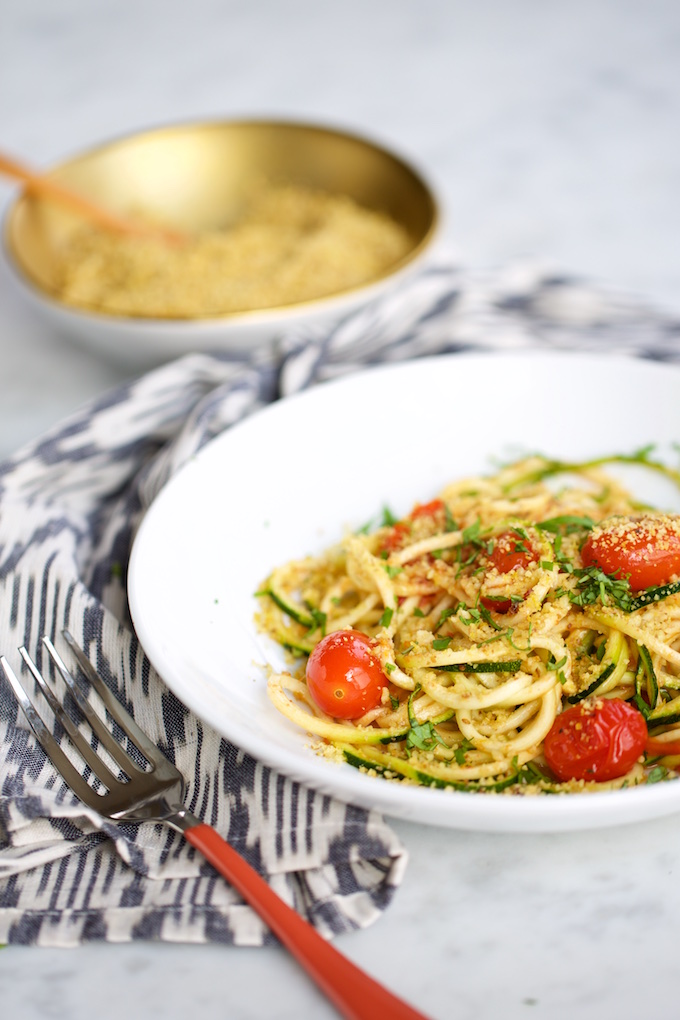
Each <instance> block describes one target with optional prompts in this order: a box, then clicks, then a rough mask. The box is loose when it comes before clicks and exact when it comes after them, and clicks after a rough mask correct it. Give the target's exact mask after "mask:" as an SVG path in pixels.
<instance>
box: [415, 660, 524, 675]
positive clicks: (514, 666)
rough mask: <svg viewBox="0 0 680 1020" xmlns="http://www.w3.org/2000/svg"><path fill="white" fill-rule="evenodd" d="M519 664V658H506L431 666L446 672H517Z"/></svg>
mask: <svg viewBox="0 0 680 1020" xmlns="http://www.w3.org/2000/svg"><path fill="white" fill-rule="evenodd" d="M521 666H522V660H521V659H507V660H506V661H505V662H455V663H453V664H452V665H449V666H433V667H432V668H433V669H436V670H443V671H444V672H446V673H517V672H518V671H519V669H520V668H521Z"/></svg>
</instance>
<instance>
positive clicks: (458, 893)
mask: <svg viewBox="0 0 680 1020" xmlns="http://www.w3.org/2000/svg"><path fill="white" fill-rule="evenodd" d="M0 19H1V21H2V32H1V33H0V148H2V149H5V150H7V151H9V152H12V153H14V154H15V155H17V156H22V157H24V158H26V159H30V160H31V161H32V162H33V163H35V164H36V165H38V166H47V165H49V164H50V163H51V162H53V161H56V160H59V159H61V158H63V157H66V156H68V155H69V154H70V153H72V152H74V151H77V150H78V149H80V148H83V147H87V146H89V145H90V144H92V143H93V142H96V141H100V140H104V139H105V138H107V137H110V136H114V135H117V134H121V133H124V132H127V131H130V130H134V129H136V128H142V127H146V126H149V125H154V124H160V123H169V122H171V121H173V120H178V119H179V120H186V119H191V118H203V117H213V116H216V117H222V116H225V117H229V116H248V115H252V116H260V115H262V116H270V115H271V116H285V117H294V118H300V119H307V120H323V121H330V122H331V123H334V124H337V125H340V126H347V127H351V128H354V129H356V130H358V131H361V132H365V133H368V134H371V135H373V136H374V137H376V138H377V139H378V140H381V141H382V142H384V143H386V144H387V145H389V146H390V147H392V148H394V149H396V150H397V151H400V152H402V153H404V154H405V155H407V156H408V157H409V158H411V159H413V160H415V161H416V162H417V163H419V164H420V166H421V167H424V168H425V170H426V172H427V173H428V175H429V177H430V179H431V180H432V182H433V183H434V185H435V187H436V188H437V190H438V191H439V193H440V195H441V196H442V198H443V200H444V203H445V206H446V209H447V214H448V215H447V226H446V235H447V240H448V241H449V242H450V243H451V244H452V245H454V246H455V247H456V249H457V251H458V252H459V253H460V257H461V259H462V260H463V261H464V262H467V263H468V264H469V265H471V266H475V267H486V266H495V265H498V264H502V263H505V262H507V261H508V260H513V259H518V258H527V257H528V258H536V259H540V260H541V261H543V262H547V263H548V264H551V265H555V266H556V267H559V268H563V269H566V270H570V271H576V272H581V273H583V274H585V275H587V276H589V277H591V278H594V279H599V280H602V281H605V282H607V283H610V284H613V285H615V286H617V287H622V288H624V289H626V290H629V291H632V292H634V293H637V294H639V295H640V296H642V297H643V298H644V299H646V300H649V301H650V302H652V303H654V304H656V305H657V306H659V307H662V308H666V309H669V310H671V311H673V312H675V313H678V312H680V258H679V257H678V256H679V255H680V251H679V240H678V239H679V238H680V186H679V185H680V135H679V133H678V130H677V125H678V122H679V114H680V59H679V58H680V7H679V6H678V5H677V3H676V2H675V0H667V2H663V0H647V2H646V3H645V4H641V3H635V2H633V0H571V2H569V3H567V2H562V0H555V2H553V3H549V4H545V3H544V4H541V3H538V2H537V0H511V2H507V0H482V2H479V3H476V4H472V3H469V2H467V3H466V2H464V0H448V2H446V0H343V2H336V0H328V2H321V3H319V2H318V0H316V2H315V0H279V2H277V0H252V2H250V3H244V2H242V0H241V2H237V0H192V3H190V4H182V3H180V2H179V0H136V2H134V3H133V2H132V0H127V2H126V0H122V2H121V0H92V2H87V0H60V2H59V4H54V3H50V2H49V0H22V2H21V3H19V2H16V0H0ZM12 194H13V191H12V189H11V187H10V186H9V185H8V184H6V183H5V182H0V204H2V205H3V206H4V205H5V204H6V203H7V202H8V201H9V200H10V198H11V197H12ZM0 364H1V365H2V371H1V372H0V455H4V454H6V453H9V452H12V451H13V450H14V449H16V448H17V447H18V446H19V445H21V444H22V443H23V442H25V441H26V440H28V439H30V438H32V437H34V436H36V435H38V434H39V433H41V432H42V431H43V430H44V429H45V428H47V427H48V426H50V425H51V424H53V423H54V422H56V421H57V420H58V419H59V418H60V417H62V416H63V415H64V414H66V413H68V412H70V411H71V410H73V409H75V408H76V407H77V406H78V405H79V404H81V403H82V402H84V401H85V400H87V399H88V398H89V397H91V396H94V395H97V394H100V393H101V392H102V391H104V390H105V389H107V388H108V387H110V386H112V385H114V384H115V383H116V382H118V381H120V380H122V379H124V378H126V377H127V376H128V375H129V372H127V371H126V370H125V369H124V368H120V367H115V366H112V365H109V364H107V363H105V362H104V361H102V360H100V359H99V358H97V357H96V356H94V355H93V354H90V353H89V352H87V351H84V350H83V349H81V348H79V347H76V346H72V345H70V344H68V343H67V342H65V341H64V340H62V339H61V338H58V337H56V336H53V335H50V334H49V333H47V332H46V331H45V329H44V327H43V326H42V325H41V324H40V323H39V322H38V321H37V320H35V319H34V318H33V317H32V316H31V315H30V314H29V312H28V311H27V310H26V309H25V308H24V306H23V304H22V302H21V301H20V299H19V297H18V295H17V294H15V292H14V290H13V288H12V287H11V285H10V280H9V279H8V276H7V272H6V269H5V267H4V266H1V265H0ZM394 827H395V829H396V830H397V831H398V833H399V834H400V836H401V838H402V839H403V841H404V843H405V845H406V847H407V848H408V850H409V853H410V863H409V867H408V870H407V874H406V878H405V881H404V884H403V886H402V888H401V889H400V890H399V892H398V894H397V896H396V898H395V900H394V903H393V904H392V906H391V907H390V909H389V911H388V912H387V914H386V915H385V916H384V917H383V918H382V919H381V920H380V921H379V922H378V923H376V924H375V925H374V926H373V927H372V928H370V929H368V930H366V931H364V932H360V933H355V934H353V935H348V936H344V937H343V938H341V939H339V940H338V946H339V948H340V949H341V950H342V951H343V952H345V953H346V954H347V955H348V956H350V957H352V959H354V960H356V961H357V962H359V963H360V964H361V965H363V966H364V967H365V968H366V969H368V970H369V971H370V972H371V973H373V974H374V975H376V976H377V977H378V978H380V979H382V980H383V981H385V982H386V983H388V984H390V986H391V987H393V988H394V989H395V990H397V991H398V992H399V993H400V994H402V995H403V996H405V997H407V998H408V999H409V1000H410V1001H412V1002H413V1003H414V1004H416V1005H417V1006H418V1007H419V1008H420V1009H422V1010H423V1012H425V1013H427V1014H428V1015H430V1016H431V1017H433V1018H437V1020H444V1018H448V1017H456V1020H468V1018H470V1020H472V1018H473V1017H474V1018H475V1020H496V1018H498V1017H500V1016H502V1017H504V1018H505V1020H520V1018H525V1017H526V1018H529V1017H531V1018H534V1017H535V1018H545V1020H567V1018H571V1017H573V1016H575V1015H576V1016H578V1017H579V1018H582V1020H591V1018H592V1020H595V1018H598V1020H606V1018H609V1017H616V1018H617V1020H625V1018H628V1017H631V1018H632V1017H638V1016H640V1015H641V1014H642V1013H643V1012H645V1013H649V1014H650V1015H654V1016H671V1015H673V1005H672V1004H673V1003H675V1002H676V1000H677V994H676V990H675V981H674V972H675V962H676V958H677V924H676V918H677V916H678V913H679V911H680V882H679V881H678V878H679V877H680V819H678V818H677V817H676V818H668V819H661V820H658V821H656V822H652V823H645V824H644V825H633V826H628V827H624V828H620V829H612V830H606V831H599V832H590V833H578V834H562V835H550V836H533V837H529V836H510V835H482V834H475V833H465V832H461V833H457V832H454V831H450V830H444V829H438V828H423V827H420V826H416V825H413V824H410V823H406V822H400V821H395V822H394ZM0 1004H1V1007H2V1009H1V1011H2V1015H3V1016H8V1017H9V1016H12V1017H13V1016H16V1017H21V1018H22V1020H42V1018H66V1017H68V1018H69V1020H81V1018H85V1017H89V1016H91V1015H92V1014H93V1013H94V1012H96V1014H97V1015H98V1016H99V1017H101V1018H102V1020H106V1018H108V1017H114V1016H116V1017H117V1016H119V1015H120V1014H121V1012H123V1011H127V1012H128V1014H130V1015H131V1016H133V1017H145V1018H146V1017H150V1018H151V1017H160V1016H163V1017H165V1018H168V1020H174V1018H179V1017H180V1016H185V1015H186V1013H187V1011H189V1010H190V1009H195V1010H200V1013H201V1016H202V1017H203V1018H204V1020H211V1018H213V1017H215V1018H217V1017H225V1016H227V1017H229V1018H230V1020H259V1018H267V1020H269V1018H271V1017H276V1018H280V1020H287V1018H289V1017H290V1018H293V1017H296V1018H297V1020H307V1018H314V1020H316V1018H319V1020H321V1018H323V1017H326V1016H328V1017H329V1018H330V1017H331V1016H332V1015H334V1014H333V1013H332V1011H331V1010H330V1008H329V1007H328V1006H327V1005H325V1004H324V1003H323V1002H322V1001H321V1000H320V998H319V996H318V995H317V993H316V992H315V990H314V989H313V988H312V987H311V986H310V985H309V983H308V982H307V980H306V978H304V977H303V976H302V975H301V974H300V972H299V971H298V970H297V968H296V966H295V965H294V964H292V963H291V962H290V960H289V959H288V958H287V957H286V956H285V955H284V954H283V953H282V952H279V951H277V950H275V949H268V950H258V951H255V950H225V949H220V948H217V947H210V948H197V947H186V946H154V945H133V946H118V947H113V946H88V947H84V948H82V949H79V950H75V951H53V950H40V951H38V950H31V949H18V948H13V949H6V950H3V951H2V952H0Z"/></svg>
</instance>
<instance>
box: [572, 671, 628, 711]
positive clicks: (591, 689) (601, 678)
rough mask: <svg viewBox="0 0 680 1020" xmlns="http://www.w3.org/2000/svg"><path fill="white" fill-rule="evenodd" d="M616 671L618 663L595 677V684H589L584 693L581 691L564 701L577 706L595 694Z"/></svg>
mask: <svg viewBox="0 0 680 1020" xmlns="http://www.w3.org/2000/svg"><path fill="white" fill-rule="evenodd" d="M615 669H616V663H615V662H610V663H609V665H608V666H605V668H604V669H603V670H602V672H601V673H599V674H598V675H597V676H596V677H595V679H594V680H593V682H592V683H591V684H589V685H588V686H587V687H586V689H585V690H584V691H579V692H578V694H572V695H571V697H570V698H565V699H564V700H565V701H566V702H568V704H570V705H577V704H578V703H579V701H583V700H584V699H585V698H589V697H590V696H591V694H595V692H596V691H597V689H598V687H600V686H601V685H602V684H603V683H604V682H605V680H607V679H608V678H609V677H610V676H611V675H612V673H613V672H614V670H615Z"/></svg>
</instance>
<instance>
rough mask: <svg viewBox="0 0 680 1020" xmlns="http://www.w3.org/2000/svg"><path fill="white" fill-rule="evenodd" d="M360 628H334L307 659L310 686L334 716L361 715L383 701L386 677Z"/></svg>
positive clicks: (345, 717) (308, 684)
mask: <svg viewBox="0 0 680 1020" xmlns="http://www.w3.org/2000/svg"><path fill="white" fill-rule="evenodd" d="M372 647H373V645H372V642H371V639H370V638H368V637H366V635H365V634H362V633H361V631H358V630H335V631H333V632H332V633H331V634H327V635H326V637H325V638H322V639H321V641H319V643H318V645H316V646H315V647H314V649H313V651H312V653H311V655H310V656H309V659H308V660H307V687H308V688H309V693H310V694H311V695H312V697H313V698H314V701H315V702H316V704H317V705H318V706H319V708H320V709H321V711H322V712H325V713H326V714H327V715H331V716H333V718H334V719H358V718H359V716H362V715H364V713H366V712H368V711H370V709H372V708H375V707H376V705H379V704H380V698H381V695H382V691H383V687H385V686H386V684H387V677H386V676H385V674H384V673H383V671H382V667H381V666H380V663H379V662H378V660H377V659H376V658H375V656H374V655H373V652H372Z"/></svg>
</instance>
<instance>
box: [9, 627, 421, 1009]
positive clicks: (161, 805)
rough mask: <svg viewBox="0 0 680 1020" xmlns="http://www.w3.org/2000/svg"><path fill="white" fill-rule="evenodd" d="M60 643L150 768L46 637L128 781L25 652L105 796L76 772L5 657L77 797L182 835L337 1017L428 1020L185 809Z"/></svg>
mask: <svg viewBox="0 0 680 1020" xmlns="http://www.w3.org/2000/svg"><path fill="white" fill-rule="evenodd" d="M63 636H64V639H65V641H66V643H67V644H68V646H69V648H70V650H71V652H72V654H73V656H74V658H75V660H76V661H77V663H78V665H79V666H80V668H81V670H82V672H83V673H84V675H85V676H86V678H87V679H88V681H89V682H90V684H91V685H92V688H93V689H94V690H95V691H96V693H97V695H98V696H99V698H100V699H101V702H102V704H103V705H104V708H105V709H106V712H107V713H108V714H109V716H110V717H111V719H112V720H113V721H114V722H115V723H117V725H118V726H119V727H120V729H121V731H122V732H123V733H124V734H125V736H126V737H127V738H128V740H129V741H130V742H131V743H132V744H133V745H134V746H135V747H136V748H137V750H138V751H139V752H140V754H141V755H142V756H143V758H144V759H145V760H146V762H147V763H148V765H149V770H148V771H145V770H143V769H142V768H141V767H140V765H139V764H138V763H136V762H135V761H134V760H133V758H132V757H131V756H130V754H129V753H128V752H127V751H126V750H125V749H124V747H123V746H122V744H121V743H120V742H119V741H118V740H117V739H116V738H115V737H114V736H113V734H112V733H111V732H110V730H109V729H108V727H107V726H106V725H105V723H104V721H103V720H102V718H101V716H100V715H99V714H98V713H97V712H96V711H95V710H94V709H93V707H92V705H91V704H90V702H89V701H88V700H87V698H86V697H85V694H84V693H83V691H82V689H81V687H80V685H79V684H78V683H76V681H75V679H74V677H73V676H72V674H71V673H70V672H69V670H68V668H67V667H66V664H65V663H64V661H63V659H62V658H61V656H60V654H59V652H58V651H57V649H56V648H55V647H54V644H53V643H52V641H51V640H50V638H49V637H47V636H45V637H43V639H42V643H43V645H44V647H45V649H46V650H47V652H48V654H49V656H50V658H51V659H52V661H53V663H54V665H55V666H56V668H57V670H58V671H59V673H60V674H61V676H62V677H63V679H64V683H65V684H66V686H67V687H68V689H69V690H70V692H71V693H72V695H73V697H74V699H75V701H76V704H77V705H78V708H79V710H80V712H81V713H82V715H83V717H84V719H85V720H86V721H87V723H88V724H89V726H90V728H91V729H92V731H93V733H94V734H95V735H96V736H97V738H98V739H99V741H100V744H101V745H102V746H103V747H104V748H105V749H106V751H107V752H108V754H109V755H110V757H111V759H112V760H113V761H114V762H115V763H116V765H117V766H118V768H119V769H120V770H121V773H123V774H124V775H125V776H126V777H128V781H123V780H121V779H120V778H119V776H116V775H114V773H113V772H112V771H111V769H110V768H109V767H108V765H107V764H106V763H105V762H104V761H103V759H102V758H101V756H100V755H99V754H98V753H97V752H96V751H95V750H94V749H93V748H92V747H91V746H90V744H89V743H88V741H87V740H86V739H85V737H84V736H83V734H82V733H81V732H80V731H79V729H78V727H77V726H76V725H75V724H74V723H73V721H72V720H71V718H70V716H69V715H67V713H66V712H65V711H64V710H63V708H62V706H61V705H60V703H59V701H58V700H57V698H56V697H55V695H54V693H53V691H52V690H51V688H50V687H49V686H48V684H47V683H46V681H45V679H44V678H43V676H42V674H41V673H40V670H39V669H38V667H37V666H36V664H35V662H34V661H33V660H32V659H31V657H30V655H29V654H28V652H27V651H26V648H25V647H23V646H22V647H21V648H20V649H19V654H20V655H21V658H22V659H23V661H24V662H25V664H26V666H27V667H28V669H29V670H30V672H31V673H32V675H33V677H34V678H35V681H36V683H37V684H38V687H39V688H40V690H41V692H42V694H43V695H44V697H45V699H46V701H47V703H48V704H49V706H50V708H51V710H52V712H53V713H54V716H55V718H56V719H57V720H58V721H59V722H60V723H61V725H62V726H63V728H64V730H65V732H66V733H67V734H68V736H69V738H70V740H71V741H72V742H73V744H74V746H75V748H76V750H77V751H78V753H79V754H80V756H81V757H82V759H83V761H84V762H85V763H86V764H87V765H88V766H89V767H90V769H91V770H92V773H93V774H94V776H95V777H96V778H97V779H98V780H99V782H100V784H102V785H103V786H104V787H105V788H106V792H103V791H102V790H101V789H99V790H95V789H94V788H93V787H92V786H91V785H90V784H89V783H88V782H87V781H86V780H85V779H84V778H83V776H82V775H81V773H80V772H79V770H78V769H77V768H76V767H75V766H74V765H73V764H72V762H71V761H70V759H69V758H68V757H67V755H66V754H65V753H64V751H63V750H62V748H61V747H60V746H59V744H58V743H57V741H56V740H55V738H54V736H53V735H52V733H51V731H50V730H49V729H48V728H47V726H46V725H45V723H44V722H43V719H42V718H41V716H40V714H39V713H38V711H37V709H36V708H35V706H34V704H33V702H32V701H31V699H30V697H29V695H28V694H27V692H26V689H25V688H24V686H23V684H22V682H21V681H20V680H19V679H18V678H17V676H16V674H15V673H14V671H13V670H12V667H11V666H10V664H9V662H8V661H7V659H6V658H5V656H4V655H3V656H0V666H1V667H2V670H3V672H4V674H5V676H6V677H7V680H8V681H9V683H10V684H11V686H12V689H13V690H14V694H15V695H16V698H17V701H18V702H19V704H20V706H21V708H22V709H23V711H24V714H25V715H26V718H27V719H28V722H29V724H30V726H31V729H32V730H33V732H34V733H35V735H36V737H37V738H38V740H39V742H40V743H41V744H42V747H43V750H44V751H45V753H46V755H47V757H48V758H49V759H50V760H51V762H52V764H53V765H54V767H55V768H56V769H57V771H58V772H59V773H60V774H61V776H62V778H63V779H64V780H65V781H66V783H67V784H68V786H70V788H71V789H72V790H73V792H74V793H75V795H76V796H77V797H78V798H79V799H80V800H81V801H82V802H83V803H84V804H85V805H86V806H87V807H89V808H91V809H92V810H94V811H96V812H97V813H98V814H100V815H103V816H104V817H106V818H110V819H112V820H113V821H116V822H144V821H149V822H164V823H165V824H166V825H169V826H170V828H172V829H174V830H175V831H176V832H179V833H181V834H182V835H183V836H184V838H185V839H186V840H188V842H189V843H191V845H192V846H193V847H195V848H196V849H197V850H198V851H200V853H202V854H203V856H204V857H205V858H206V860H208V861H209V862H210V864H212V866H213V867H214V868H216V869H217V871H219V872H220V873H221V874H222V875H223V876H224V877H225V878H226V879H227V880H228V881H229V882H230V883H231V884H232V886H233V887H234V888H235V889H236V890H237V891H238V892H239V893H240V894H241V896H242V897H243V898H244V899H245V900H246V902H248V903H249V904H250V906H251V907H252V908H253V909H254V910H255V911H256V912H257V913H258V914H259V916H260V917H261V918H262V920H264V921H265V923H266V924H267V925H268V926H269V928H270V929H271V931H272V932H273V933H274V934H275V935H276V937H277V938H278V939H279V941H280V942H281V943H283V945H284V946H285V947H286V948H287V949H288V950H289V951H290V952H291V953H292V955H293V956H294V957H295V958H296V959H297V960H298V962H299V963H300V964H301V965H302V966H303V967H304V968H305V970H306V971H307V972H308V974H309V975H310V977H311V978H312V979H313V980H314V981H315V982H316V984H317V985H318V986H319V988H320V989H321V990H322V991H323V992H324V993H325V995H326V996H327V998H328V999H329V1000H330V1001H331V1002H332V1003H333V1004H334V1006H335V1007H336V1009H337V1010H338V1012H339V1013H340V1014H341V1015H342V1016H344V1017H346V1018H348V1020H374V1018H375V1017H380V1016H389V1017H390V1020H426V1018H425V1017H424V1016H423V1014H422V1013H418V1012H417V1011H416V1010H414V1009H413V1008H412V1007H411V1006H409V1005H408V1004H407V1003H405V1002H404V1001H403V1000H401V999H399V998H397V997H396V996H394V995H393V994H392V993H391V992H389V991H388V990H387V989H386V988H385V987H384V986H382V985H380V984H379V983H378V982H377V981H375V980H374V979H373V978H372V977H370V976H369V975H368V974H366V973H365V972H364V971H362V970H360V969H359V968H358V967H356V966H355V965H354V964H353V963H352V962H351V961H350V960H348V959H347V958H346V957H345V956H343V955H342V954H341V953H339V952H338V950H337V949H335V948H334V947H333V946H332V945H331V944H330V943H329V942H326V941H325V939H324V938H322V936H321V935H319V933H318V932H317V931H316V930H315V929H314V928H313V927H312V926H311V925H310V924H308V923H307V921H305V920H304V919H303V918H302V917H301V916H300V915H299V914H298V913H297V912H296V911H295V910H293V909H292V908H291V907H289V906H288V905H287V904H286V903H285V902H284V901H283V900H282V899H281V898H280V897H279V896H278V895H277V894H276V893H275V892H274V891H273V890H272V889H271V887H270V886H269V885H268V884H267V882H265V880H264V879H263V878H261V876H260V875H258V873H257V872H256V871H255V870H254V868H252V867H251V866H250V865H249V864H247V863H246V861H245V860H244V859H243V858H242V857H241V856H240V854H238V853H237V852H236V851H235V850H234V849H233V847H231V846H230V845H229V844H228V843H226V842H225V840H223V839H222V837H221V836H220V835H219V834H218V833H217V832H216V831H215V830H214V829H213V828H212V827H211V826H209V825H207V824H205V823H204V822H202V821H201V820H200V818H197V817H196V816H195V815H192V814H191V813H190V812H189V811H187V809H186V808H185V807H184V806H183V803H182V800H183V797H184V791H185V782H184V778H183V776H182V775H181V773H180V772H179V771H178V770H177V769H176V768H175V766H174V765H173V764H172V763H171V762H170V761H169V760H168V759H167V758H166V757H165V755H164V754H162V752H161V751H160V750H159V748H158V747H156V745H155V744H154V743H153V742H152V741H151V740H150V739H149V737H148V736H147V735H146V734H145V733H144V732H143V731H142V730H141V729H140V728H139V726H138V725H137V724H136V722H135V721H134V719H133V718H132V716H131V715H130V714H129V713H128V712H127V711H126V709H125V708H124V707H123V706H122V705H121V703H120V702H119V701H118V699H117V698H116V697H115V696H114V695H113V694H112V693H111V691H110V690H109V688H108V687H107V686H106V685H105V684H104V682H103V681H102V679H101V678H100V677H99V675H98V674H97V672H96V670H95V668H94V667H93V665H92V664H91V662H90V660H89V659H88V658H87V656H86V655H85V653H84V652H83V650H82V649H81V648H80V647H79V646H78V644H77V643H76V641H75V639H74V638H73V636H72V634H71V633H70V632H69V631H68V630H64V631H63Z"/></svg>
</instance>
